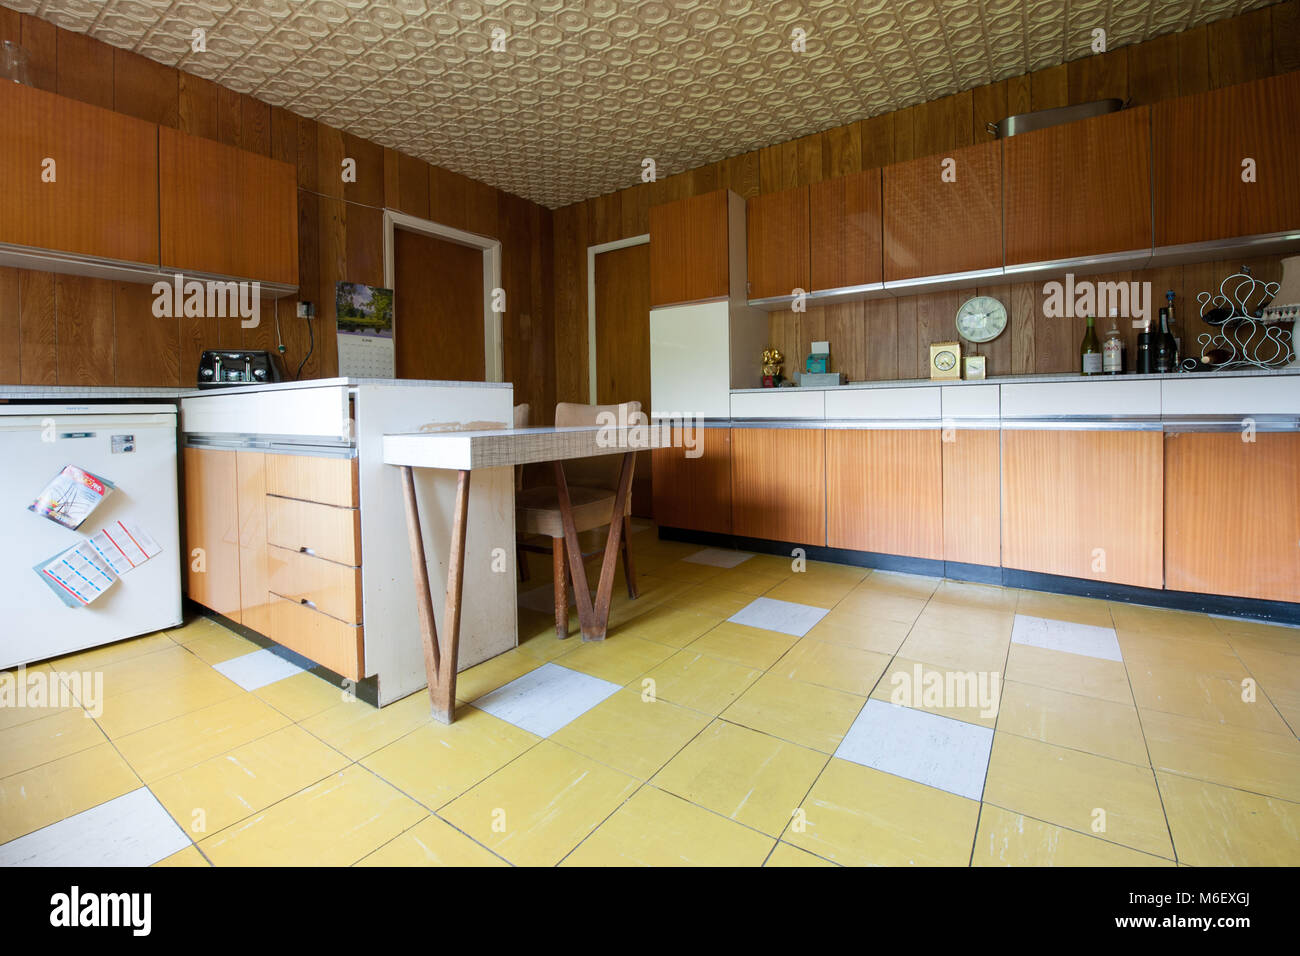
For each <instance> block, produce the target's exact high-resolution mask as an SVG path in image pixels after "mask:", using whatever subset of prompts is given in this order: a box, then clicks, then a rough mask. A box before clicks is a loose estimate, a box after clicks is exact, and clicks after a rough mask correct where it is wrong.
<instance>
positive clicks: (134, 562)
mask: <svg viewBox="0 0 1300 956" xmlns="http://www.w3.org/2000/svg"><path fill="white" fill-rule="evenodd" d="M90 546H91V547H92V548H94V549H95V551H96V552H97V553H98V554H99V556H100V557H101V558H103V559H104V561H105V562H107V563H108V566H109V567H111V568H112V569H113V571H114V572H116V573H117V574H118V576H119V577H120V576H121V575H123V574H127V573H128V572H130V571H132V570H134V569H135V568H138V567H139V566H140V565H142V564H144V563H145V562H146V561H148V560H149V559H150V558H152V557H153V556H154V555H156V554H158V553H159V552H160V551H162V545H160V544H159V543H158V542H157V541H155V540H154V539H153V537H152V536H151V535H150V534H149V532H147V531H145V530H144V528H142V527H140V526H139V525H138V524H136V523H135V522H134V521H114V522H113V523H112V524H110V525H107V526H105V527H104V528H103V529H101V530H100V532H99V533H98V534H96V535H95V536H93V537H92V538H91V539H90Z"/></svg>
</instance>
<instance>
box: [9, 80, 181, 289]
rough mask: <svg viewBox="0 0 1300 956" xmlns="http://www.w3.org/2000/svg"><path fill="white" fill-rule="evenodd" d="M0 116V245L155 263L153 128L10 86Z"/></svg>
mask: <svg viewBox="0 0 1300 956" xmlns="http://www.w3.org/2000/svg"><path fill="white" fill-rule="evenodd" d="M0 116H4V117H5V130H4V136H3V139H0V182H3V183H4V191H5V196H4V202H3V203H0V242H3V243H11V244H13V245H16V246H32V247H36V248H39V249H54V250H58V251H60V252H70V253H74V254H76V255H82V256H96V257H101V258H105V259H117V260H121V261H126V262H143V263H149V264H151V265H157V263H158V127H157V126H155V125H154V124H153V123H146V122H144V121H143V120H138V119H134V118H133V117H130V116H123V115H122V114H120V113H114V112H112V111H111V110H105V109H100V108H99V107H97V106H89V105H87V104H85V103H80V102H77V101H75V100H70V99H66V98H64V97H62V96H57V95H55V94H53V93H46V92H44V91H43V90H37V89H33V88H31V87H29V86H23V85H21V84H18V83H0ZM51 162H52V163H53V165H50V163H51Z"/></svg>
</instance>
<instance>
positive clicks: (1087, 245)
mask: <svg viewBox="0 0 1300 956" xmlns="http://www.w3.org/2000/svg"><path fill="white" fill-rule="evenodd" d="M1209 145H1210V144H1204V143H1203V144H1201V148H1202V149H1204V148H1208V147H1209ZM1002 162H1003V189H1004V191H1005V194H1006V202H1005V205H1006V261H1007V264H1008V265H1015V264H1021V263H1029V262H1043V261H1047V260H1054V259H1074V258H1078V257H1081V256H1095V255H1103V254H1105V253H1113V252H1131V251H1133V250H1138V249H1149V248H1151V243H1152V230H1151V110H1150V108H1149V107H1146V106H1142V107H1138V108H1136V109H1130V110H1123V111H1121V112H1119V113H1110V114H1107V115H1105V116H1096V117H1093V118H1091V119H1086V120H1079V121H1077V122H1074V123H1066V124H1064V125H1061V126H1053V127H1050V128H1049V129H1041V130H1035V131H1034V132H1032V133H1021V134H1020V135H1018V136H1012V137H1010V138H1009V139H1007V140H1005V142H1004V143H1003V152H1002ZM1203 198H1204V197H1201V196H1191V195H1189V196H1187V197H1185V201H1186V202H1189V203H1193V202H1195V203H1199V202H1201V201H1203ZM965 238H966V239H967V240H968V241H969V237H965Z"/></svg>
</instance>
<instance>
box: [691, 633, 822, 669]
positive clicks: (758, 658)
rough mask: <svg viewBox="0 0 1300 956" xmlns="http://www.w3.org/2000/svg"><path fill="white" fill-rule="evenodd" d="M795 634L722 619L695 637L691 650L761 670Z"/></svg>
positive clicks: (792, 641) (775, 659)
mask: <svg viewBox="0 0 1300 956" xmlns="http://www.w3.org/2000/svg"><path fill="white" fill-rule="evenodd" d="M797 640H798V638H797V637H794V636H792V635H790V634H779V633H777V632H776V631H767V630H763V629H762V628H757V627H748V626H746V625H744V624H734V623H732V622H731V621H723V622H722V623H721V624H719V625H718V626H717V627H715V628H714V629H713V630H711V631H709V632H708V633H707V634H705V635H704V636H703V637H701V638H700V639H699V640H697V641H694V642H693V643H692V644H691V650H692V651H697V652H699V653H701V654H708V655H709V656H710V657H717V658H720V659H722V660H724V661H731V662H732V663H733V664H740V665H741V666H742V667H753V668H756V669H758V670H765V669H767V668H769V667H771V666H772V665H773V664H775V663H776V662H777V660H778V659H779V658H780V657H781V655H782V654H784V653H785V652H786V651H788V650H789V649H790V648H791V647H792V646H793V645H794V643H795V641H797Z"/></svg>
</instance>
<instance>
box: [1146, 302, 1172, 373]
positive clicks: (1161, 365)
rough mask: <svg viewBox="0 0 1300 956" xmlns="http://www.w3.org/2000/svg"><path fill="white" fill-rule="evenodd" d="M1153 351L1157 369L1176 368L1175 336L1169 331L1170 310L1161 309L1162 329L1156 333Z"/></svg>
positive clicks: (1170, 369) (1167, 370)
mask: <svg viewBox="0 0 1300 956" xmlns="http://www.w3.org/2000/svg"><path fill="white" fill-rule="evenodd" d="M1151 351H1152V352H1153V353H1155V359H1156V371H1157V372H1172V371H1173V370H1174V337H1173V336H1172V335H1171V334H1170V333H1169V310H1168V309H1161V310H1160V331H1159V332H1158V333H1156V335H1155V342H1154V343H1152V346H1151Z"/></svg>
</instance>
